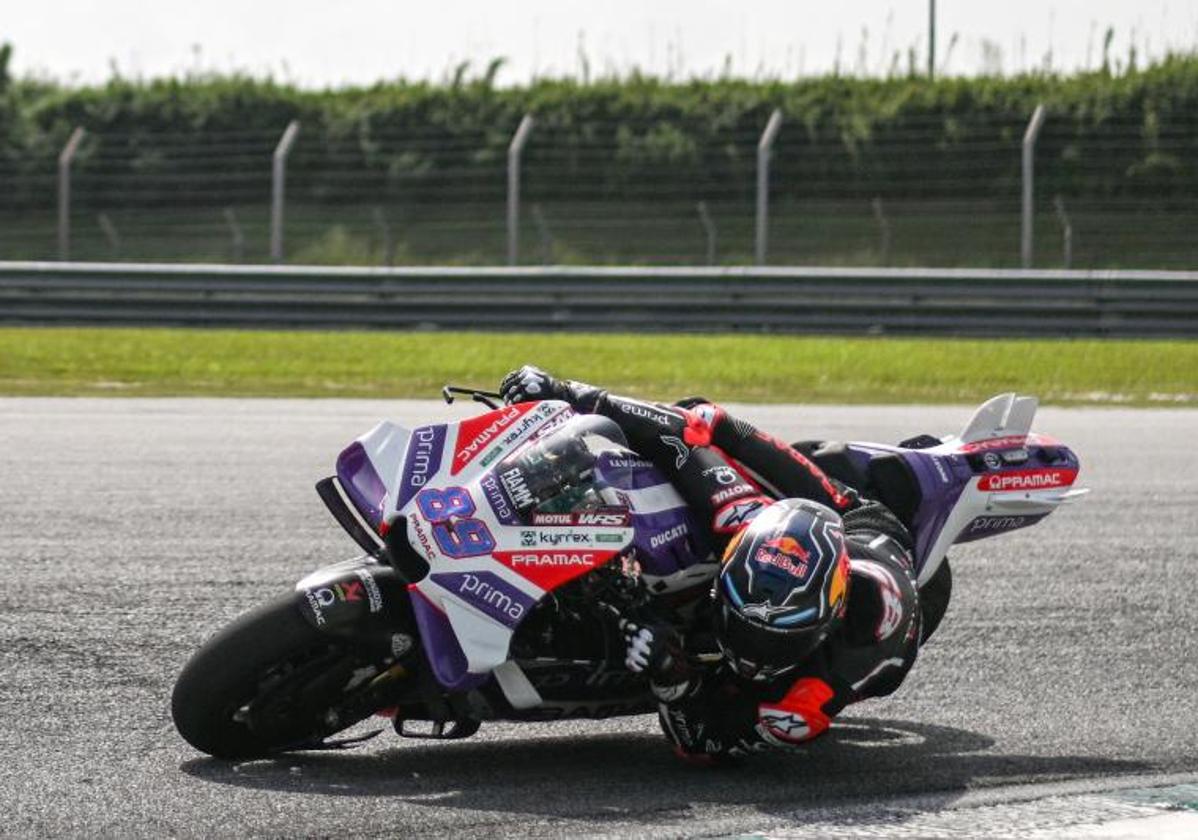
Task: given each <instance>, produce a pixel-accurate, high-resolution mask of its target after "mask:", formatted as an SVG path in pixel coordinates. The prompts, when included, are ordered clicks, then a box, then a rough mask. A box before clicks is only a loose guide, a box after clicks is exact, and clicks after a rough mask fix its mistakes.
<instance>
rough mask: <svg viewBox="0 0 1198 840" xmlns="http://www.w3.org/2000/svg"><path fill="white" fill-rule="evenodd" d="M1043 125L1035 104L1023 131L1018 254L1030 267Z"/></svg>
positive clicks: (1042, 109)
mask: <svg viewBox="0 0 1198 840" xmlns="http://www.w3.org/2000/svg"><path fill="white" fill-rule="evenodd" d="M1043 126H1044V106H1043V105H1037V106H1036V110H1035V111H1033V112H1032V118H1031V120H1030V121H1029V122H1028V124H1027V131H1025V132H1024V133H1023V224H1022V226H1021V230H1020V234H1021V235H1020V248H1019V255H1020V258H1021V261H1022V264H1023V267H1024V268H1031V267H1032V203H1033V202H1032V199H1033V198H1034V195H1035V189H1034V185H1033V183H1032V180H1033V177H1034V175H1035V162H1036V139H1037V138H1038V137H1039V136H1040V129H1041V128H1042V127H1043Z"/></svg>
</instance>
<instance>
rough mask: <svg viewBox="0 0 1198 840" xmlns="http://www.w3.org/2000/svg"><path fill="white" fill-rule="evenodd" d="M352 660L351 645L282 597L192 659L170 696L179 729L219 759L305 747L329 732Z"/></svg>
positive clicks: (233, 626) (218, 636)
mask: <svg viewBox="0 0 1198 840" xmlns="http://www.w3.org/2000/svg"><path fill="white" fill-rule="evenodd" d="M352 662H353V657H352V656H351V651H349V649H348V648H347V646H346V643H344V642H340V641H338V640H336V639H333V638H330V637H328V636H326V635H324V634H322V633H321V632H319V631H318V630H316V629H315V628H314V627H313V626H312V625H311V624H309V623H308V622H307V621H306V620H305V619H304V617H303V615H301V614H300V611H299V609H298V608H297V606H296V604H295V599H294V597H292V596H288V597H285V598H283V599H280V600H278V601H275V602H273V603H270V604H266V605H264V606H262V607H259V608H257V609H255V610H253V611H251V612H249V613H246V614H245V615H243V616H241V617H240V618H238V619H237V620H235V621H234V622H233V623H232V624H230V625H229V626H228V627H225V628H224V629H223V630H221V631H220V632H219V633H217V634H216V635H215V636H213V637H212V638H211V639H209V640H208V641H207V642H206V643H205V644H204V646H203V647H202V648H200V650H199V651H198V652H197V653H196V654H195V655H194V656H193V657H192V658H191V661H189V662H188V663H187V665H186V667H184V669H183V672H182V673H181V674H180V675H179V679H178V680H177V681H176V682H175V689H174V692H173V693H172V695H171V714H172V716H173V717H174V721H175V727H176V728H177V729H178V730H179V734H180V735H182V736H183V738H184V739H185V740H186V741H187V742H188V743H189V744H191V745H192V746H193V747H195V748H196V749H197V750H200V751H201V752H205V753H208V754H209V755H211V756H215V757H216V758H225V759H245V758H255V757H261V756H264V755H269V754H271V753H274V752H278V751H281V750H285V749H287V748H289V747H290V748H302V746H303V745H304V744H306V743H314V742H318V741H319V740H321V739H322V738H324V737H327V736H328V735H330V734H332V732H331V731H329V727H328V725H327V723H326V721H325V718H324V713H325V710H327V709H328V707H329V706H331V705H333V704H334V703H335V702H336V701H337V700H338V699H339V698H340V697H341V696H342V695H343V690H344V687H345V681H344V680H343V679H340V678H339V674H340V673H342V672H345V674H346V676H348V674H349V673H351V672H352ZM350 723H352V721H350V722H347V723H346V724H345V726H348V725H349V724H350ZM345 726H340V727H335V728H345Z"/></svg>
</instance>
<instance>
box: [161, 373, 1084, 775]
mask: <svg viewBox="0 0 1198 840" xmlns="http://www.w3.org/2000/svg"><path fill="white" fill-rule="evenodd" d="M443 394H444V396H445V399H446V401H447V402H452V401H453V400H454V398H455V397H457V396H462V395H467V396H470V397H472V398H473V399H475V400H477V401H478V402H481V403H483V404H485V406H486V408H487V409H488V410H487V411H486V412H485V413H482V414H480V415H478V416H475V417H471V418H468V419H465V420H462V421H460V422H452V423H437V424H432V425H427V426H420V427H417V428H414V429H407V428H403V427H401V426H398V425H396V424H394V423H390V422H386V421H384V422H382V423H379V424H378V425H377V426H375V427H374V428H373V429H371V430H370V431H369V432H367V433H366V434H364V435H362V436H361V437H359V438H358V439H357V440H355V441H354V442H353V443H351V444H350V445H349V447H348V448H346V449H345V450H344V451H343V452H341V454H340V456H339V457H338V459H337V463H336V474H335V475H334V476H331V477H329V478H325V479H324V480H322V481H320V482H318V483H317V485H316V490H317V492H318V493H319V494H320V497H321V499H322V500H323V501H324V503H325V505H326V506H327V507H328V509H329V512H330V513H331V514H332V515H333V517H334V518H335V519H336V520H337V522H338V523H340V525H341V526H342V527H343V528H344V529H345V531H346V532H347V533H348V534H349V535H350V536H351V537H352V538H353V539H354V541H355V542H357V544H358V546H359V547H360V548H361V550H362V552H363V554H362V555H361V556H360V557H356V558H354V559H351V560H346V561H344V562H341V563H336V564H333V565H330V566H327V567H325V568H322V569H320V570H319V571H316V572H313V573H312V574H310V575H309V576H308V577H305V578H304V579H303V580H301V581H299V583H297V584H296V585H295V588H294V591H293V592H291V593H289V594H287V595H286V596H284V597H282V598H279V599H278V600H276V601H273V602H271V603H268V604H266V605H264V606H262V607H260V608H258V609H256V610H253V611H251V612H249V613H248V614H246V615H244V616H242V617H240V618H239V619H237V620H235V621H234V622H233V623H232V624H230V625H229V626H228V627H226V628H224V629H223V630H221V631H220V632H218V633H217V634H216V635H215V636H214V637H212V638H211V639H209V640H208V641H207V642H206V643H205V644H204V645H203V646H202V647H201V648H200V650H199V651H198V652H197V653H196V654H195V655H194V656H193V657H192V659H191V660H190V661H189V662H188V663H187V665H186V667H185V668H184V669H183V671H182V673H181V675H180V676H179V678H178V681H177V682H176V684H175V688H174V692H173V696H172V714H173V717H174V721H175V725H176V727H177V728H178V730H179V733H180V734H181V735H182V736H183V737H184V739H186V740H187V741H188V743H190V744H191V745H192V746H194V747H195V748H196V749H198V750H201V751H202V752H205V753H208V754H210V755H213V756H216V757H219V758H226V759H240V758H251V757H260V756H265V755H270V754H273V753H278V752H284V751H289V750H309V749H333V748H341V747H345V746H348V745H350V744H353V743H356V742H358V741H360V740H364V739H365V738H369V737H373V736H374V735H377V734H379V732H381V730H377V731H373V732H370V733H369V734H367V735H365V736H360V737H358V738H341V739H337V738H335V737H334V736H337V735H338V733H342V732H344V731H345V730H347V729H349V728H350V727H352V726H354V725H355V724H357V723H359V722H361V721H364V720H366V719H368V718H371V717H373V716H381V717H382V718H390V719H391V721H392V726H393V728H394V730H395V731H396V732H397V733H398V734H399V735H402V736H407V737H423V738H440V739H455V738H465V737H468V736H470V735H472V734H474V733H475V732H476V731H477V730H478V728H479V726H480V724H481V723H482V722H483V721H486V720H513V721H532V720H537V721H543V720H555V719H563V718H592V719H599V718H607V717H612V716H617V715H634V714H642V713H645V712H650V711H653V710H654V708H655V704H654V702H653V700H652V696H651V694H650V692H649V687H648V685H647V683H646V681H645V678H644V677H643V676H642V675H640V674H634V673H632V672H630V671H628V670H627V669H626V668H625V667H624V665H623V658H624V644H623V641H622V636H621V633H620V626H619V622H620V619H621V617H622V616H631V615H635V614H636V613H637V611H638V610H644V609H645V608H646V607H647V606H648V605H651V606H652V609H653V611H654V615H656V616H658V617H659V618H660V617H662V616H664V617H666V618H667V619H668V620H669V621H672V622H674V623H675V624H676V625H677V626H678V627H680V628H683V629H687V628H688V627H689V628H693V626H694V621H695V615H696V611H699V612H701V605H702V604H703V603H705V602H706V600H707V599H706V598H704V595H705V594H706V592H707V591H708V590H709V588H710V582H711V579H712V578H713V576H714V575H715V573H716V569H717V564H716V562H715V558H714V556H713V553H712V550H711V546H710V545H709V544H708V541H707V538H706V536H705V533H706V532H705V529H704V527H703V523H700V522H698V521H697V520H696V518H695V517H694V515H693V513H692V512H691V511H690V510H689V509H688V507H687V505H686V503H685V502H684V501H683V499H682V497H681V496H680V495H679V494H678V492H677V490H676V489H675V488H674V487H673V486H672V485H671V484H670V483H669V481H668V480H667V479H666V478H665V476H664V475H663V474H662V473H661V472H659V471H658V470H657V469H656V468H655V467H654V466H653V464H652V463H650V462H649V461H647V460H644V459H643V458H641V457H640V456H638V455H637V454H636V453H635V452H633V451H632V450H631V449H630V448H629V447H628V444H627V441H626V440H625V438H624V435H623V433H622V432H621V431H620V429H619V427H618V426H617V425H616V424H615V423H614V422H613V421H611V420H609V419H608V418H605V417H602V416H598V415H585V414H577V413H575V412H574V411H573V410H572V409H571V408H570V406H569V405H567V404H566V403H564V402H558V401H542V402H529V403H522V404H518V405H510V406H504V405H500V404H499V403H498V402H496V401H495V400H496V399H497V396H498V395H496V394H492V393H487V392H483V391H476V390H472V389H464V388H456V387H453V386H446V388H445V390H444V392H443ZM1036 406H1037V402H1036V400H1035V398H1032V397H1020V396H1016V395H1014V394H1004V395H1001V396H997V397H994V398H993V399H991V400H989V401H988V402H986V403H985V404H983V405H982V406H981V407H980V408H979V409H978V410H977V411H976V413H975V414H974V415H973V418H972V419H971V420H970V422H969V423H968V425H967V426H966V427H965V429H964V431H963V432H962V433H961V434H960V435H957V436H949V437H944V438H937V437H932V436H930V435H921V436H919V437H916V438H912V439H910V440H906V441H904V442H902V443H900V444H898V445H894V446H891V445H885V444H877V443H857V442H854V443H834V442H820V441H807V442H802V443H797V444H795V446H796V448H798V449H800V450H801V451H803V452H804V453H805V454H807V455H808V456H809V457H811V458H812V459H813V460H815V461H816V462H817V463H818V464H819V465H820V466H821V467H823V468H824V470H825V471H827V472H828V473H830V474H831V475H833V476H835V477H837V478H839V479H841V480H842V481H845V482H846V483H848V484H850V485H852V486H854V487H856V488H858V489H859V490H860V491H861V492H862V494H863V495H865V496H867V497H870V498H874V499H878V500H879V501H881V502H883V503H885V504H886V505H887V506H889V507H890V508H891V509H892V510H893V511H894V513H895V514H896V515H897V516H898V517H899V518H900V519H902V520H903V522H904V523H905V524H906V525H907V526H908V527H909V528H910V529H911V532H912V534H913V535H914V538H915V544H916V550H915V572H916V575H917V580H918V584H919V585H920V587H925V586H928V584H929V582H930V581H933V579H934V578H935V576H936V575H937V572H938V571H939V570H940V569H941V568H942V566H943V564H944V560H945V557H946V555H947V552H948V550H949V547H950V546H952V545H954V544H956V543H964V542H969V541H972V540H977V539H981V538H985V537H991V536H995V535H997V534H1002V533H1007V532H1009V531H1013V530H1015V529H1019V528H1025V527H1027V526H1030V525H1033V524H1035V523H1037V522H1039V521H1040V520H1041V519H1043V518H1044V517H1045V516H1047V515H1048V514H1050V513H1051V512H1052V511H1054V510H1055V509H1056V508H1057V507H1059V506H1060V505H1061V504H1062V503H1065V502H1068V501H1070V500H1072V499H1074V498H1076V497H1078V496H1079V495H1081V494H1083V493H1085V492H1086V491H1085V490H1081V489H1075V488H1074V487H1073V485H1074V483H1075V480H1076V478H1077V473H1078V467H1079V464H1078V459H1077V457H1076V456H1075V455H1074V453H1073V452H1072V451H1071V450H1070V449H1069V448H1068V447H1066V446H1064V445H1063V444H1061V443H1060V442H1059V441H1057V440H1055V439H1053V438H1050V437H1047V436H1045V435H1040V434H1035V433H1033V432H1032V431H1031V425H1032V420H1033V417H1034V415H1035V411H1036ZM945 571H947V568H945ZM699 647H700V648H702V645H699ZM695 656H696V657H697V658H699V659H704V658H706V659H711V658H718V656H719V654H718V648H715V646H714V645H712V646H709V649H708V652H707V653H702V652H700V653H696V654H695Z"/></svg>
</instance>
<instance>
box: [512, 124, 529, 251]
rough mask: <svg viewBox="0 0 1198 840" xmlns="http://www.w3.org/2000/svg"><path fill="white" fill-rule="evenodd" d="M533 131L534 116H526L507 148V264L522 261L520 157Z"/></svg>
mask: <svg viewBox="0 0 1198 840" xmlns="http://www.w3.org/2000/svg"><path fill="white" fill-rule="evenodd" d="M530 131H532V115H531V114H525V115H524V119H522V120H520V125H519V126H518V127H517V128H516V133H515V134H514V135H512V142H511V143H510V144H509V145H508V147H507V264H508V265H515V264H516V263H517V262H519V261H520V156H521V155H522V154H523V152H524V144H525V143H526V142H527V141H528V133H529V132H530Z"/></svg>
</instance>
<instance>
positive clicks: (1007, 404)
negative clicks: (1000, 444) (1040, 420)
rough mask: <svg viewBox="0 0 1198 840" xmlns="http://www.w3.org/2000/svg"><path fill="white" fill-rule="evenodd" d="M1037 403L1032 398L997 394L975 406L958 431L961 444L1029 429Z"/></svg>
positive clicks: (1025, 431)
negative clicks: (961, 429) (966, 422)
mask: <svg viewBox="0 0 1198 840" xmlns="http://www.w3.org/2000/svg"><path fill="white" fill-rule="evenodd" d="M1039 404H1040V402H1039V400H1037V399H1036V398H1035V397H1020V396H1017V395H1015V394H1013V393H1012V394H999V395H998V396H997V397H994V398H993V399H990V400H987V401H986V402H984V403H982V405H981V406H979V407H978V410H977V411H975V412H974V414H973V417H972V418H971V419H970V421H969V423H968V424H966V426H965V431H963V432H961V442H962V443H976V442H977V441H981V440H990V439H992V438H998V437H1022V436H1025V435H1027V434H1028V432H1030V431H1031V430H1032V420H1033V419H1035V417H1036V408H1037V406H1038V405H1039Z"/></svg>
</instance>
